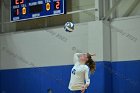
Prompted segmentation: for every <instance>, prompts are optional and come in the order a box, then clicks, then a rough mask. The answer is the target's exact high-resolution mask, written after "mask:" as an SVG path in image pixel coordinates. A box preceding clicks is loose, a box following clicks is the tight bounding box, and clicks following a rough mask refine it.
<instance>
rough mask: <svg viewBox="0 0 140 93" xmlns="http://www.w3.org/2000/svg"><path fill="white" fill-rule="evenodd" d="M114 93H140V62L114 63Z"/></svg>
mask: <svg viewBox="0 0 140 93" xmlns="http://www.w3.org/2000/svg"><path fill="white" fill-rule="evenodd" d="M112 72H114V73H113V74H112V77H113V78H112V81H113V82H112V85H113V87H112V89H113V93H140V60H135V61H121V62H113V63H112Z"/></svg>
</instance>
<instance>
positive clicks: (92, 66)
mask: <svg viewBox="0 0 140 93" xmlns="http://www.w3.org/2000/svg"><path fill="white" fill-rule="evenodd" d="M91 56H93V55H91V54H89V53H87V58H88V61H87V62H86V65H87V66H88V67H89V69H90V72H91V73H94V71H95V69H96V63H95V61H93V60H92V57H91Z"/></svg>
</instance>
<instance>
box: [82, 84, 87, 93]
mask: <svg viewBox="0 0 140 93" xmlns="http://www.w3.org/2000/svg"><path fill="white" fill-rule="evenodd" d="M85 90H86V88H85V86H84V85H83V86H82V89H81V93H85Z"/></svg>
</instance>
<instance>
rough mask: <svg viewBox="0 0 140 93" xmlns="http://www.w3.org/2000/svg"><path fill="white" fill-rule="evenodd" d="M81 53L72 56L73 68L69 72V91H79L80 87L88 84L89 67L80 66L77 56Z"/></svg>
mask: <svg viewBox="0 0 140 93" xmlns="http://www.w3.org/2000/svg"><path fill="white" fill-rule="evenodd" d="M80 55H81V53H76V54H74V60H73V61H74V63H75V65H74V67H73V68H72V70H71V79H70V82H69V89H70V90H81V88H82V86H83V85H84V84H85V83H86V84H90V79H89V67H88V66H87V65H83V64H80V62H79V56H80Z"/></svg>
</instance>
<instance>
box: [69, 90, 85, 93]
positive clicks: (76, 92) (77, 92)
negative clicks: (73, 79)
mask: <svg viewBox="0 0 140 93" xmlns="http://www.w3.org/2000/svg"><path fill="white" fill-rule="evenodd" d="M70 93H81V90H78V91H71V92H70ZM85 93H87V92H86V91H85Z"/></svg>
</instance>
